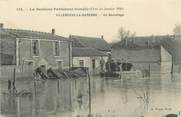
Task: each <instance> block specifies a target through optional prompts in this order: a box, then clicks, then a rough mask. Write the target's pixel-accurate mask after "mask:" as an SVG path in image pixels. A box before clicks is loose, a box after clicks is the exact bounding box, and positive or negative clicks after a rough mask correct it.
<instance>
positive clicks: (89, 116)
mask: <svg viewBox="0 0 181 117" xmlns="http://www.w3.org/2000/svg"><path fill="white" fill-rule="evenodd" d="M87 76H88V81H89V83H88V86H89V115H88V117H92V114H91V79H90V75H89V69H88V68H87Z"/></svg>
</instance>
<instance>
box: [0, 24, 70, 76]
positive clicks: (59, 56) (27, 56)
mask: <svg viewBox="0 0 181 117" xmlns="http://www.w3.org/2000/svg"><path fill="white" fill-rule="evenodd" d="M0 32H1V33H0V35H1V42H0V43H1V74H0V75H1V76H2V77H3V78H11V77H12V74H13V71H14V69H15V72H16V77H32V75H33V72H34V70H35V69H36V68H37V67H42V68H43V69H44V70H47V69H48V68H50V67H51V68H53V69H68V68H70V67H71V66H72V63H71V62H72V61H71V60H72V44H71V42H70V41H69V40H68V39H66V38H64V37H61V36H58V35H55V30H54V29H52V32H51V33H45V32H38V31H30V30H16V29H6V28H3V27H2V26H1V29H0Z"/></svg>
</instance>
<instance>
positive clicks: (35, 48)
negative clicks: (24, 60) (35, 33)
mask: <svg viewBox="0 0 181 117" xmlns="http://www.w3.org/2000/svg"><path fill="white" fill-rule="evenodd" d="M32 53H33V56H39V41H38V40H32Z"/></svg>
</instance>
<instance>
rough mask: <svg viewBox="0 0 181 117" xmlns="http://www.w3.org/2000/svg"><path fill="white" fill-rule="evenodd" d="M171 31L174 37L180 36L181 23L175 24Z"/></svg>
mask: <svg viewBox="0 0 181 117" xmlns="http://www.w3.org/2000/svg"><path fill="white" fill-rule="evenodd" d="M173 32H174V35H175V37H176V38H178V37H181V24H176V25H175V28H174V29H173Z"/></svg>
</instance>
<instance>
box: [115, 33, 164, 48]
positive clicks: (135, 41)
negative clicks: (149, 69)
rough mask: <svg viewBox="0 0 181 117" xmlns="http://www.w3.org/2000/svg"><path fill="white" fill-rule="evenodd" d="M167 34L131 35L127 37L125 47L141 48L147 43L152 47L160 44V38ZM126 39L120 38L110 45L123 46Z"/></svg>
mask: <svg viewBox="0 0 181 117" xmlns="http://www.w3.org/2000/svg"><path fill="white" fill-rule="evenodd" d="M165 37H167V36H165V35H164V36H137V37H131V38H128V39H127V47H128V48H143V47H147V46H148V43H149V45H150V46H152V47H159V46H160V44H161V40H162V39H164V38H165ZM125 43H126V40H121V41H119V42H117V43H114V44H113V45H112V48H125V47H126V45H125Z"/></svg>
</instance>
